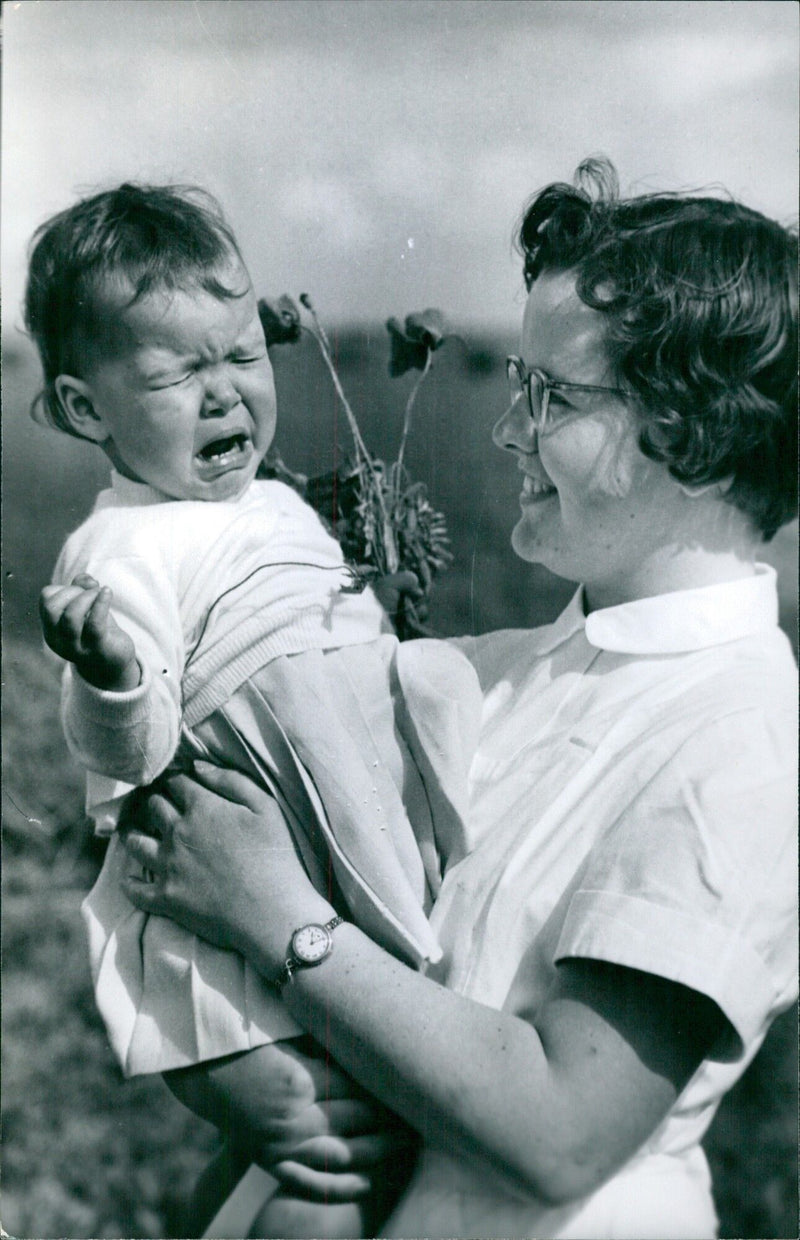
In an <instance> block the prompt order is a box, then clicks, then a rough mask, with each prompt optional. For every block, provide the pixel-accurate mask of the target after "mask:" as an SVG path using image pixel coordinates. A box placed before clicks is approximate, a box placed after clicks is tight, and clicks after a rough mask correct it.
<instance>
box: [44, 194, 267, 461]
mask: <svg viewBox="0 0 800 1240" xmlns="http://www.w3.org/2000/svg"><path fill="white" fill-rule="evenodd" d="M231 259H234V260H236V261H238V262H239V263H240V264H242V266H243V265H244V264H243V263H242V258H241V254H240V252H239V247H238V246H237V244H236V240H235V238H234V236H233V233H232V232H231V230H230V228H229V227H228V225H227V223H226V222H225V219H224V218H223V215H222V211H221V209H220V207H219V204H218V203H217V202H216V200H215V199H214V198H213V197H212V196H211V195H210V194H208V193H206V192H205V191H204V190H200V189H196V188H194V187H191V186H173V185H165V186H148V185H132V184H125V185H120V186H118V187H117V188H116V189H112V190H107V191H105V192H103V193H99V194H95V195H93V196H92V197H90V198H85V199H83V200H81V201H80V202H77V203H75V205H74V206H72V207H68V208H67V210H65V211H61V212H60V213H59V214H58V215H55V216H53V217H52V218H51V219H49V220H46V221H45V222H44V224H42V225H41V227H40V228H38V229H37V230H36V232H35V233H34V236H33V240H32V242H31V253H30V261H29V265H28V284H27V288H26V291H25V303H24V314H25V326H26V327H27V329H28V331H29V332H30V334H31V336H32V337H33V339H34V340H35V342H36V346H37V348H38V350H39V356H40V358H41V360H42V367H43V370H44V382H45V386H44V391H43V392H42V393H41V394H40V395H39V396H38V397H37V399H36V402H35V406H37V405H38V404H39V403H41V405H42V408H43V410H44V414H45V417H46V419H47V421H48V422H49V423H50V424H51V425H52V426H54V427H55V428H56V429H57V430H61V431H65V432H66V433H67V434H69V435H77V434H78V433H77V432H76V431H74V430H73V429H72V427H71V426H70V423H69V420H68V419H67V417H66V415H65V413H64V411H63V409H62V407H61V402H60V400H59V398H58V394H57V392H56V388H55V381H56V379H57V377H58V376H59V375H64V374H69V375H77V376H79V377H80V376H81V375H82V373H83V369H84V367H85V363H86V359H87V348H88V347H90V346H91V344H92V342H93V341H94V340H96V339H97V338H98V334H99V329H100V327H101V324H100V322H99V312H100V309H101V305H102V300H103V297H104V295H105V296H106V297H107V296H108V294H109V293H112V294H113V293H114V292H115V291H119V292H122V293H123V295H124V296H125V298H126V304H128V305H132V304H133V303H134V302H135V301H137V300H138V299H139V298H140V297H143V296H145V294H146V293H148V292H150V290H152V289H154V288H168V289H177V288H186V287H189V286H194V285H196V286H198V287H200V288H202V289H204V290H205V291H206V292H208V293H211V294H212V295H213V296H215V297H220V298H231V297H241V296H242V294H243V293H244V292H245V291H246V289H244V288H242V287H241V284H240V287H238V288H229V287H228V286H227V285H226V284H225V283H224V282H223V281H222V280H221V279H220V274H221V268H222V267H223V266H225V265H226V264H228V263H230V260H231ZM131 289H133V296H132V297H131V296H130V290H131ZM78 438H80V435H78Z"/></svg>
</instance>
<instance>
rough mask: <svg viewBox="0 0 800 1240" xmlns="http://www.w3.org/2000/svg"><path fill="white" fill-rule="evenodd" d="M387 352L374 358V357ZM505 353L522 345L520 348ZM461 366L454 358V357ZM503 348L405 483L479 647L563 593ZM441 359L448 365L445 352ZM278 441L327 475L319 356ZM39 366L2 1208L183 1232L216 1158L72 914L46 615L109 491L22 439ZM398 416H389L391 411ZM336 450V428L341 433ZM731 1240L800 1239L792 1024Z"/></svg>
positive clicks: (8, 585) (65, 1233)
mask: <svg viewBox="0 0 800 1240" xmlns="http://www.w3.org/2000/svg"><path fill="white" fill-rule="evenodd" d="M381 344H382V342H381ZM374 345H375V342H374V339H373V340H372V341H370V339H369V337H368V336H367V335H364V334H361V335H354V336H347V337H342V338H341V339H340V340H339V341H338V348H339V355H340V364H341V366H342V370H343V372H344V374H345V378H346V387H347V390H348V392H349V393H350V394H351V396H352V398H353V403H354V404H355V406H356V408H357V410H358V412H359V415H360V416H362V411H366V413H365V414H364V416H363V426H364V429H365V431H366V434H367V439H368V441H369V442H370V444H371V445H372V446H373V447H374V448H375V449H376V450H377V451H378V452H380V453H391V452H392V450H393V447H394V445H395V443H396V439H397V433H398V431H399V423H400V416H401V412H402V405H403V397H404V391H405V389H404V387H403V382H402V381H400V382H399V383H398V384H396V385H391V386H390V384H389V381H388V379H386V378H385V375H384V374H383V362H382V360H381V359H380V357H379V358H378V360H376V358H375V354H376V353H379V352H380V350H378V349H376V348H375V347H374ZM510 347H511V342H510V341H509V342H508V348H510ZM448 348H451V347H450V346H448ZM502 351H504V349H503V342H495V341H493V342H487V343H486V345H485V347H482V348H480V349H478V348H475V349H473V351H472V353H471V354H469V355H466V356H465V355H464V354H463V353H458V352H457V350H455V349H454V348H453V350H452V352H451V356H450V358H449V359H448V358H447V357H446V356H444V355H443V359H442V363H443V364H442V365H441V367H440V370H439V374H438V375H434V381H433V383H432V384H431V386H430V388H429V390H428V391H427V392H426V393H425V395H424V397H423V398H422V400H421V403H420V410H419V415H418V418H417V422H416V427H415V438H414V440H413V444H412V454H411V457H410V461H409V465H410V468H411V470H412V472H413V473H414V475H415V476H418V477H422V478H424V479H425V480H426V481H427V482H428V484H429V487H430V490H431V495H432V498H433V500H434V502H435V503H436V505H437V506H438V507H441V508H442V509H443V510H444V511H445V512H446V513H447V514H448V518H449V520H450V524H451V529H452V534H453V544H454V550H455V553H456V567H455V568H454V569H453V570H451V572H450V573H449V574H448V575H447V576H446V577H445V578H443V579H442V581H441V583H440V585H439V588H438V590H437V594H436V600H435V605H434V608H433V621H434V623H435V624H436V625H437V627H439V628H440V629H441V631H443V632H455V631H460V632H465V631H474V632H480V631H484V630H486V629H489V628H492V627H497V626H500V625H509V624H513V625H517V624H534V623H538V622H542V621H546V620H548V619H551V618H552V617H553V616H554V615H555V614H556V613H557V611H558V610H559V608H560V606H561V605H562V603H563V602H564V601H565V599H566V598H567V597H568V596H569V594H570V592H571V587H569V586H565V585H564V583H560V582H557V581H555V579H553V578H551V577H549V576H548V575H547V574H545V573H543V572H539V571H538V570H528V569H525V570H523V571H524V574H525V575H524V576H521V572H520V565H519V561H516V560H515V559H514V558H513V556H512V553H511V552H510V550H509V549H508V525H509V520H510V516H511V514H513V513H514V511H515V505H516V492H517V490H518V480H517V478H516V475H515V471H514V470H513V469H511V468H509V465H508V463H507V462H506V463H504V462H503V460H502V458H501V455H500V454H499V453H495V454H493V455H490V454H489V453H488V452H487V443H488V433H489V427H490V426H491V421H492V417H493V414H495V413H496V412H497V411H498V407H499V402H500V401H501V400H502V394H501V393H502V375H501V371H500V369H499V366H498V357H499V354H500V353H501V352H502ZM446 352H447V351H445V353H446ZM276 373H277V381H278V387H279V399H280V407H281V419H280V430H279V437H278V438H279V443H280V446H281V448H282V451H283V454H284V456H285V458H286V460H287V462H288V463H289V464H291V465H292V466H294V467H295V468H298V469H303V470H306V471H309V472H321V471H322V470H324V469H325V468H328V467H329V465H330V454H329V445H330V443H331V438H332V425H333V418H334V410H333V402H332V398H330V397H329V395H328V391H329V389H328V387H327V385H326V383H325V379H324V376H323V375H322V373H321V370H320V369H319V367H318V366H317V364H316V361H315V359H314V358H313V356H310V355H309V354H303V353H302V352H291V351H280V350H279V351H278V355H277V358H276ZM33 383H34V379H33V374H32V371H31V367H30V361H29V359H28V358H27V357H26V356H25V355H23V354H16V355H15V354H10V355H9V356H8V358H7V361H6V369H5V375H4V397H5V400H4V407H5V409H6V411H7V413H6V419H7V420H6V426H5V434H4V440H5V442H4V446H5V454H4V456H5V460H6V461H7V462H8V461H11V462H13V464H12V465H11V466H8V465H7V467H6V481H5V547H4V553H5V630H6V642H5V653H4V694H3V712H4V727H3V744H4V769H5V787H4V797H3V828H4V840H5V844H4V859H5V875H4V885H3V895H4V899H3V1044H2V1068H3V1075H2V1080H3V1097H2V1103H3V1180H4V1193H3V1211H2V1221H3V1226H4V1227H5V1230H6V1232H7V1233H9V1234H11V1235H13V1236H19V1237H36V1238H40V1240H41V1238H44V1237H51V1236H52V1237H56V1236H58V1237H74V1238H76V1240H77V1238H78V1237H90V1236H91V1237H146V1236H167V1235H172V1236H177V1235H179V1234H180V1212H181V1202H182V1199H183V1196H184V1194H185V1193H186V1192H187V1191H188V1189H189V1188H190V1186H191V1184H192V1183H193V1181H194V1179H195V1177H196V1176H197V1174H198V1173H199V1171H200V1170H201V1168H202V1167H203V1166H204V1164H205V1162H206V1161H207V1160H208V1158H209V1156H210V1153H211V1151H212V1150H213V1148H214V1146H215V1135H214V1132H213V1130H212V1129H211V1128H209V1127H208V1126H207V1125H205V1124H203V1123H202V1122H201V1121H199V1120H196V1119H194V1118H193V1117H192V1116H191V1115H189V1113H188V1112H187V1111H185V1110H184V1109H183V1108H182V1107H181V1106H180V1105H179V1104H178V1103H177V1102H176V1101H175V1100H174V1099H173V1098H172V1096H171V1095H170V1094H169V1093H168V1091H167V1090H166V1088H165V1087H164V1086H163V1085H162V1084H161V1082H160V1081H158V1080H154V1079H149V1078H140V1079H138V1080H135V1081H133V1082H124V1081H123V1079H122V1077H121V1075H120V1073H119V1070H118V1069H117V1067H116V1065H115V1063H114V1061H113V1059H112V1056H111V1053H110V1051H109V1050H108V1047H107V1045H106V1041H105V1036H104V1033H103V1030H102V1027H101V1024H100V1021H99V1018H98V1016H97V1014H96V1012H95V1010H94V1004H93V1000H92V995H91V985H90V979H89V971H88V964H87V959H86V951H85V946H84V940H83V931H82V927H81V923H80V917H79V905H80V901H81V899H82V897H83V895H84V894H85V892H86V890H87V889H88V887H89V886H90V884H91V882H92V880H93V877H94V875H95V873H96V872H97V869H98V867H99V864H100V860H101V852H100V846H99V845H98V844H97V843H95V842H94V841H93V840H92V838H91V835H90V832H89V830H88V828H87V824H86V822H85V820H84V818H83V814H82V809H81V777H80V774H79V772H78V771H77V769H76V768H75V767H74V765H73V764H72V762H71V760H70V758H69V755H68V754H67V752H66V749H65V746H64V742H63V740H62V738H61V732H60V727H59V724H58V683H57V672H56V669H55V668H54V667H53V666H52V665H51V664H50V663H49V662H48V661H47V660H46V659H45V657H44V655H43V653H42V650H41V645H40V643H39V639H38V627H37V622H36V597H37V594H38V590H39V588H40V587H41V585H42V584H44V582H45V581H46V580H47V579H48V576H49V573H50V569H51V566H52V563H53V561H54V559H55V556H56V553H57V551H58V548H59V546H60V543H61V541H62V540H63V537H64V535H65V533H66V532H67V530H68V529H69V528H71V527H74V526H75V525H76V524H77V523H78V521H79V520H80V519H81V518H82V516H83V515H84V513H85V512H86V511H87V510H88V508H89V506H90V504H91V501H92V498H93V495H94V492H95V491H96V490H97V488H98V487H99V486H100V485H102V482H103V478H104V475H105V469H104V466H103V465H102V463H101V462H100V461H99V460H98V459H97V458H96V457H95V456H93V455H92V454H91V452H90V451H87V449H85V448H84V447H83V446H82V445H80V444H77V443H74V444H73V443H69V442H67V441H63V440H61V439H60V438H58V437H57V436H55V435H52V434H50V433H49V432H46V431H42V430H38V429H37V428H35V427H31V426H29V425H28V423H27V421H26V419H25V416H24V404H25V403H26V401H27V400H28V399H29V398H30V395H31V394H32V392H33V390H34V388H33ZM385 409H391V410H393V411H394V410H396V411H397V412H396V414H395V413H391V414H386V415H384V414H383V412H382V411H383V410H385ZM341 435H342V439H344V435H345V432H344V429H343V428H342V430H341ZM794 537H795V531H794V530H789V531H787V532H786V533H785V534H784V535H782V536H781V537H780V538H779V540H777V542H776V545H775V547H774V548H773V551H772V553H771V554H772V556H773V558H774V559H775V560H776V561H777V562H779V563H780V564H781V565H782V569H783V575H784V578H785V588H784V593H783V608H782V616H783V622H784V624H785V626H786V627H787V629H788V631H790V632H793V631H794V626H795V617H796V603H795V599H796V593H797V591H796V567H795V562H794ZM706 1145H707V1149H708V1153H709V1157H710V1159H711V1163H712V1170H713V1174H714V1180H715V1186H716V1196H717V1203H718V1209H719V1213H720V1216H721V1221H722V1229H721V1234H722V1235H723V1236H727V1237H734V1236H736V1237H740V1238H745V1237H764V1238H766V1237H776V1238H778V1237H780V1238H786V1237H790V1236H796V1235H797V1234H798V1230H797V1224H798V1216H797V1021H796V1016H795V1014H794V1013H790V1014H788V1015H786V1016H784V1017H783V1018H781V1019H780V1020H779V1021H778V1022H776V1024H775V1025H774V1026H773V1029H772V1031H771V1033H770V1035H769V1036H768V1038H767V1040H766V1042H765V1044H764V1047H763V1048H762V1050H761V1052H760V1054H759V1055H758V1056H757V1058H756V1059H755V1061H754V1062H753V1064H752V1065H751V1067H750V1068H749V1070H748V1072H747V1073H746V1074H745V1076H744V1077H743V1079H742V1081H741V1082H740V1083H739V1084H738V1086H737V1087H736V1088H735V1089H734V1090H733V1091H732V1092H731V1094H729V1095H728V1097H727V1099H726V1100H725V1102H724V1103H723V1105H722V1107H721V1108H720V1111H719V1114H718V1116H717V1119H716V1121H715V1123H714V1125H713V1127H712V1130H711V1132H710V1134H709V1137H708V1140H707V1143H706Z"/></svg>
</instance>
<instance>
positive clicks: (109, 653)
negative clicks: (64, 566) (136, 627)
mask: <svg viewBox="0 0 800 1240" xmlns="http://www.w3.org/2000/svg"><path fill="white" fill-rule="evenodd" d="M112 598H113V595H112V593H111V590H110V589H109V588H108V586H100V585H99V584H98V582H96V581H95V579H94V577H90V576H89V575H88V573H83V574H81V576H80V577H75V578H74V579H73V581H72V584H71V585H68V586H45V588H44V590H42V593H41V595H40V598H39V615H40V617H41V621H42V632H43V634H44V640H45V641H46V642H47V644H48V646H49V647H50V649H51V650H52V651H54V652H55V653H56V654H57V655H60V656H61V658H62V659H67V660H68V662H70V663H74V664H75V668H76V670H77V671H78V673H79V675H80V676H82V677H83V679H84V680H86V681H88V683H89V684H90V685H94V686H95V688H97V689H110V690H112V691H113V692H116V693H122V692H125V691H126V690H128V689H135V688H136V686H137V685H138V684H139V681H140V679H141V672H140V668H139V664H138V662H137V660H136V650H135V648H134V645H133V642H132V641H131V638H130V637H129V636H128V634H127V633H126V632H125V631H124V630H123V629H121V628H120V627H119V625H118V624H117V622H116V620H114V618H113V616H112V615H111V611H110V608H111V602H112Z"/></svg>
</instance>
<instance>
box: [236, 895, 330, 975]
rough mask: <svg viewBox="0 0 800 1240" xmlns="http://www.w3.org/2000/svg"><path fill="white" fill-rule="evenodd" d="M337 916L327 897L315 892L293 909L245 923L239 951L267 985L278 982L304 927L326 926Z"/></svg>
mask: <svg viewBox="0 0 800 1240" xmlns="http://www.w3.org/2000/svg"><path fill="white" fill-rule="evenodd" d="M335 916H336V909H335V908H334V907H333V905H332V904H329V903H328V901H327V900H326V899H325V898H324V896H321V895H319V894H318V893H317V892H316V891H313V890H312V891H311V892H309V894H308V895H307V896H305V897H304V898H303V899H302V900H294V901H293V902H292V906H291V908H287V909H286V910H282V911H281V913H280V915H278V912H277V910H276V909H274V907H273V909H272V910H271V912H270V915H269V918H268V919H267V917H266V916H265V914H264V911H263V910H262V911H261V915H260V916H258V917H257V918H255V919H244V918H243V919H242V929H241V931H240V934H239V940H240V946H239V951H240V953H241V954H242V955H243V956H244V957H245V959H246V960H249V962H250V964H251V965H252V966H253V968H254V969H256V971H257V972H258V973H259V974H260V976H261V977H263V978H264V980H265V981H267V982H271V983H274V982H277V980H278V979H279V977H280V975H281V973H282V972H283V970H284V967H285V965H286V961H287V960H288V959H290V958H291V956H292V951H291V945H292V938H293V936H294V934H295V932H296V931H297V930H300V929H301V928H302V927H303V926H308V925H316V926H325V925H327V923H328V922H329V921H331V920H332V918H334V917H335Z"/></svg>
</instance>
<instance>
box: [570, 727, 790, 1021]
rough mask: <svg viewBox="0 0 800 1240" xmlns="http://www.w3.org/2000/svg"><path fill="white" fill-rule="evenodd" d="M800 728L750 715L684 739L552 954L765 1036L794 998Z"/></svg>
mask: <svg viewBox="0 0 800 1240" xmlns="http://www.w3.org/2000/svg"><path fill="white" fill-rule="evenodd" d="M795 731H796V723H795V720H794V718H791V719H789V718H787V717H785V716H784V717H783V718H782V719H781V718H778V719H776V718H774V717H772V716H771V715H768V714H767V712H766V711H765V710H755V709H754V710H746V711H738V712H736V713H731V714H730V715H728V716H727V717H725V718H722V719H718V720H716V721H714V722H713V723H708V724H706V725H704V726H703V728H702V729H700V730H699V731H698V732H696V733H695V734H694V735H693V736H692V737H691V738H690V739H689V740H687V741H686V742H685V743H684V744H683V746H682V747H681V748H680V749H679V750H678V751H677V753H676V754H675V755H674V757H673V758H672V759H671V760H670V761H669V762H667V763H666V765H665V766H664V767H663V768H662V769H661V770H660V771H659V773H658V774H657V775H656V776H655V778H654V779H653V780H652V781H651V782H650V783H649V784H648V785H647V786H646V787H645V788H644V789H643V790H642V792H640V793H639V795H638V796H637V797H636V799H635V800H634V801H633V802H632V804H631V805H630V806H628V808H627V809H626V810H625V811H624V813H622V814H621V815H620V817H619V818H618V819H617V820H616V821H615V822H614V824H613V825H612V826H611V827H610V828H609V830H608V831H606V832H605V834H604V835H603V836H602V837H601V838H600V839H599V840H598V842H597V844H596V845H595V847H594V848H593V849H592V851H591V852H590V854H589V857H588V858H587V861H586V864H585V866H584V869H583V872H582V874H581V876H580V879H579V881H578V883H577V885H576V887H575V889H574V890H573V893H572V896H571V899H570V901H569V905H568V908H567V911H566V917H565V920H564V923H563V926H562V929H561V934H560V937H559V942H558V946H557V950H556V960H559V959H565V958H568V957H584V958H591V959H597V960H604V961H608V962H610V963H614V964H621V965H626V966H628V967H630V968H635V969H639V970H642V971H644V972H648V973H653V974H656V975H658V976H662V977H665V978H668V979H669V980H672V981H676V982H680V983H682V984H683V985H685V986H688V987H691V988H692V989H694V990H697V991H699V992H700V993H702V994H704V995H707V996H709V997H710V998H711V999H713V1000H714V1002H715V1003H716V1004H717V1005H718V1006H719V1008H720V1009H721V1010H722V1012H723V1013H724V1014H725V1016H726V1017H727V1018H728V1020H729V1021H730V1023H731V1025H732V1026H733V1028H734V1029H735V1031H736V1033H737V1034H738V1035H739V1037H740V1038H741V1039H742V1042H743V1043H744V1044H747V1043H748V1042H750V1041H751V1039H752V1038H754V1037H755V1036H757V1034H758V1033H759V1031H760V1030H761V1029H762V1028H763V1026H764V1025H765V1022H767V1021H769V1020H770V1019H771V1018H772V1016H774V1015H775V1014H776V1013H777V1012H778V1011H780V1010H782V1009H783V1008H785V1007H786V1006H788V1005H789V1004H790V1003H791V1002H792V1001H793V999H794V998H795V996H796V994H797V795H796V790H797V773H796V756H795V755H796V743H795Z"/></svg>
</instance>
